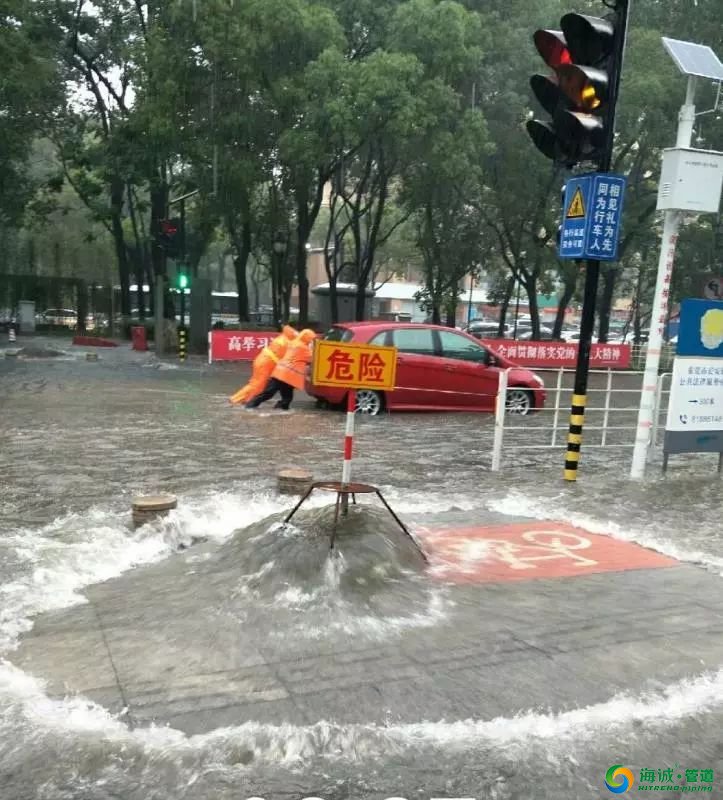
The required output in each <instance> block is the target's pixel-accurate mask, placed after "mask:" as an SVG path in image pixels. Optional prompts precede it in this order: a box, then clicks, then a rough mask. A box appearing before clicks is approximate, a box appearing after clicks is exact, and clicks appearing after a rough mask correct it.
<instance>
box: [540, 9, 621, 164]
mask: <svg viewBox="0 0 723 800" xmlns="http://www.w3.org/2000/svg"><path fill="white" fill-rule="evenodd" d="M626 14H627V2H626V0H618V3H617V6H616V9H615V11H613V12H612V13H611V14H610V15H609V16H607V17H605V18H598V17H590V16H586V15H584V14H576V13H571V14H565V15H564V16H563V17H562V19H561V20H560V27H561V30H559V31H558V30H538V31H535V34H534V36H533V41H534V42H535V47H536V48H537V51H538V53H539V54H540V55H541V56H542V58H543V60H544V62H545V64H547V66H548V67H549V68H550V69H551V70H552V74H551V75H549V76H546V75H533V76H532V78H531V79H530V86H531V87H532V91H533V93H534V95H535V97H536V98H537V100H538V101H539V103H540V105H541V106H542V107H543V108H544V109H545V111H547V113H548V114H549V115H550V117H551V121H550V122H542V121H540V120H537V119H532V120H529V121H528V123H527V131H528V133H529V135H530V137H531V138H532V141H533V142H534V144H535V146H536V147H537V149H538V150H540V152H542V153H543V154H544V155H545V156H547V158H550V159H552V160H553V161H556V162H558V163H560V164H562V165H564V166H566V167H573V166H575V165H576V164H579V163H581V162H583V161H593V162H596V164H597V166H598V167H600V162H601V160H602V159H603V157H604V154H605V150H606V148H607V147H608V145H609V143H610V142H611V141H612V139H611V137H612V131H613V127H614V124H615V113H614V112H615V101H616V98H617V84H618V76H619V71H620V64H621V61H622V48H623V46H624V41H623V39H624V26H625V15H626ZM621 29H622V30H621ZM605 169H607V167H605Z"/></svg>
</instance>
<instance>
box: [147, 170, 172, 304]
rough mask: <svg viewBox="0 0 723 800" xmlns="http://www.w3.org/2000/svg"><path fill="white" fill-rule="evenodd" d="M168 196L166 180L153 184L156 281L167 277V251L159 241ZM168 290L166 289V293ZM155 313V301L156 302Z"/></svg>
mask: <svg viewBox="0 0 723 800" xmlns="http://www.w3.org/2000/svg"><path fill="white" fill-rule="evenodd" d="M167 198H168V187H167V186H166V183H165V181H162V182H160V183H156V184H152V185H151V222H150V231H151V265H152V267H153V276H154V280H155V281H158V280H159V281H161V282H162V283H164V282H165V279H166V253H165V251H164V250H163V248H162V247H161V246H160V243H159V235H160V232H161V220H162V219H164V218H165V216H166V200H167ZM167 294H168V292H167V291H164V295H167ZM163 305H164V316H165V314H166V311H167V309H166V307H167V305H168V304H167V302H166V301H165V300H164V303H163ZM154 314H155V303H154Z"/></svg>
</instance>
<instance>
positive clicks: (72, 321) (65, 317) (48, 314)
mask: <svg viewBox="0 0 723 800" xmlns="http://www.w3.org/2000/svg"><path fill="white" fill-rule="evenodd" d="M35 324H36V325H48V326H51V327H60V328H69V329H71V330H75V329H76V328H77V327H78V312H77V311H74V310H73V309H72V308H48V309H46V310H45V311H42V312H41V313H40V314H36V315H35ZM95 325H96V321H95V318H94V317H93V315H92V314H88V315H87V316H86V318H85V327H86V329H87V330H91V329H92V328H94V327H95Z"/></svg>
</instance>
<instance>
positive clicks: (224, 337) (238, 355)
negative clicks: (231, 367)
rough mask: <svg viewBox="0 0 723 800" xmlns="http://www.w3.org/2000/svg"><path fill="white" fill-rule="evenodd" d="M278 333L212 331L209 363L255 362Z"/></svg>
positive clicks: (209, 344)
mask: <svg viewBox="0 0 723 800" xmlns="http://www.w3.org/2000/svg"><path fill="white" fill-rule="evenodd" d="M275 336H278V333H275V332H274V331H211V332H210V333H209V334H208V363H209V364H210V363H212V362H213V361H253V360H254V359H255V358H256V356H257V355H258V354H259V353H260V352H261V351H262V350H263V348H264V347H266V345H267V344H268V343H269V342H270V341H271V340H272V339H273V338H274V337H275Z"/></svg>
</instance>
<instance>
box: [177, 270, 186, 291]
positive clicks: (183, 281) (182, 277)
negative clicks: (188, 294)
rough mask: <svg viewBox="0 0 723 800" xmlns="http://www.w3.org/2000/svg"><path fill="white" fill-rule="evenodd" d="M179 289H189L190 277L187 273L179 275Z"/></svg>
mask: <svg viewBox="0 0 723 800" xmlns="http://www.w3.org/2000/svg"><path fill="white" fill-rule="evenodd" d="M178 288H179V289H188V275H186V273H185V272H179V273H178Z"/></svg>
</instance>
